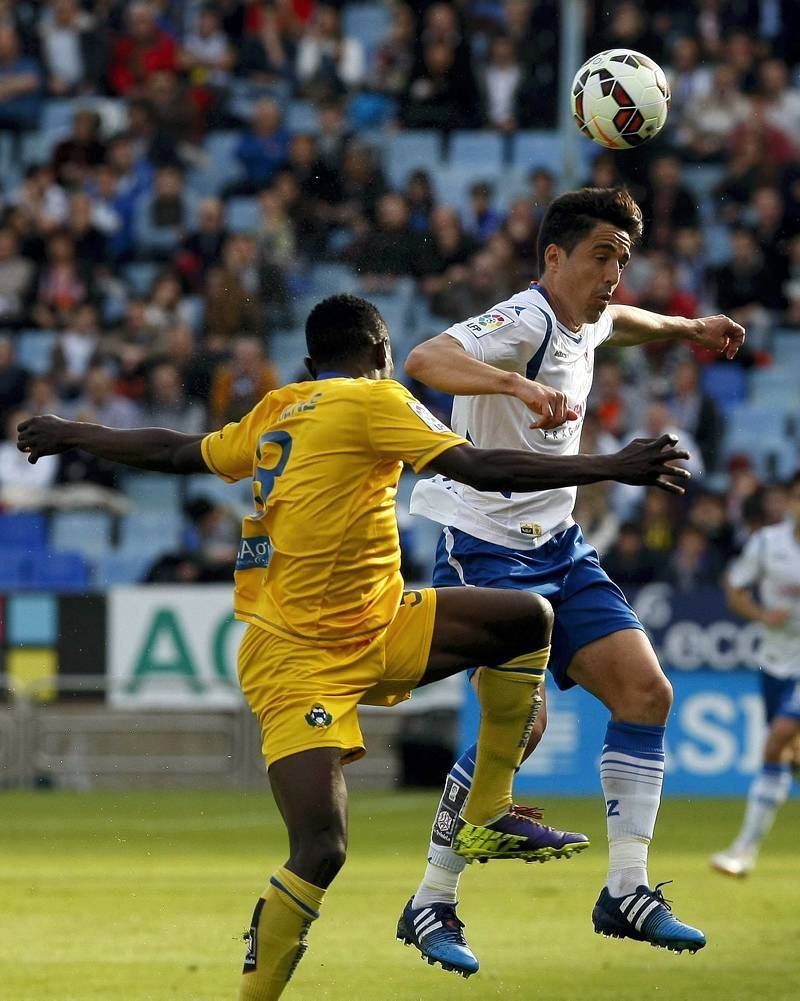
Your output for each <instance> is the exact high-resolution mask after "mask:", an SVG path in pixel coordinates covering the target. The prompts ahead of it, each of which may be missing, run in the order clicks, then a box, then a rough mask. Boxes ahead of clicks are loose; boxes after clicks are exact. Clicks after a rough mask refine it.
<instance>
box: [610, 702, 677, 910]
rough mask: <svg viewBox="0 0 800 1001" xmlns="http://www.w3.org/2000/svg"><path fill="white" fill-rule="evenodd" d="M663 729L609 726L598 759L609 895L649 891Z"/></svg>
mask: <svg viewBox="0 0 800 1001" xmlns="http://www.w3.org/2000/svg"><path fill="white" fill-rule="evenodd" d="M663 780H664V727H663V726H640V725H639V724H635V723H623V722H621V721H619V722H615V721H613V720H612V721H611V722H610V723H609V724H608V727H607V729H606V739H605V743H604V745H603V754H602V757H601V758H600V781H601V783H602V786H603V796H604V798H605V801H606V818H607V824H608V880H607V884H606V885H607V886H608V892H609V893H610V894H611V896H612V897H621V896H624V895H625V894H627V893H633V892H634V891H635V890H636V889H637V887H639V886H648V885H649V879H648V875H647V853H648V848H649V846H650V841H651V840H652V837H653V830H654V828H655V824H656V816H657V815H658V808H659V806H660V804H661V787H662V784H663Z"/></svg>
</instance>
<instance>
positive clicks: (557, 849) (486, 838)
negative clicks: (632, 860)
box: [453, 804, 589, 862]
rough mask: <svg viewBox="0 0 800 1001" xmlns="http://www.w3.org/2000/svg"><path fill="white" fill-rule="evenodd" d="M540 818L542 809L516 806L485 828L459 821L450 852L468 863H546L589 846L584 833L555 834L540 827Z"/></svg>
mask: <svg viewBox="0 0 800 1001" xmlns="http://www.w3.org/2000/svg"><path fill="white" fill-rule="evenodd" d="M541 818H542V812H541V810H537V809H536V808H534V807H530V806H517V805H516V804H515V805H512V806H511V807H510V808H509V810H508V813H505V814H503V816H502V817H500V818H499V819H498V820H494V821H492V823H491V824H487V825H485V826H483V825H480V824H477V825H476V824H470V823H469V822H468V821H466V820H464V819H463V818H460V826H459V827H458V829H457V831H456V835H455V838H454V840H453V851H454V852H456V854H457V855H460V856H461V857H462V858H465V859H466V860H467V861H468V862H488V861H489V860H490V859H512V858H517V859H522V860H523V862H547V861H548V860H549V859H551V858H556V859H560V858H569V857H570V856H571V855H575V854H577V853H578V852H582V851H583V850H584V849H585V848H588V847H589V839H588V838H587V837H586V835H585V834H575V833H573V832H571V831H557V830H556V829H555V828H554V827H548V826H547V825H546V824H540V823H539V821H540V820H541Z"/></svg>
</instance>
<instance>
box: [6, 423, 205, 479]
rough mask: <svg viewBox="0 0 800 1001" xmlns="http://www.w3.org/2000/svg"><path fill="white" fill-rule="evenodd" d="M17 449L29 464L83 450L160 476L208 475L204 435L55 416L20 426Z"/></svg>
mask: <svg viewBox="0 0 800 1001" xmlns="http://www.w3.org/2000/svg"><path fill="white" fill-rule="evenodd" d="M17 434H18V437H17V448H18V449H19V450H20V452H25V453H26V454H27V456H28V462H30V463H35V462H36V461H37V460H38V459H40V458H41V457H42V456H43V455H58V454H60V453H61V452H65V451H66V450H67V449H68V448H80V449H82V450H83V451H84V452H88V453H89V454H90V455H96V456H97V457H98V458H99V459H108V460H109V461H110V462H119V463H122V464H123V465H125V466H136V467H137V468H139V469H151V470H153V471H154V472H157V473H208V472H210V470H209V469H208V467H207V466H206V464H205V462H204V461H203V455H202V452H201V450H200V442H201V441H202V440H203V438H204V435H200V434H181V433H180V432H179V431H170V430H168V429H167V428H132V429H130V430H122V429H120V428H107V427H103V426H102V425H100V424H83V423H81V422H79V421H65V420H62V418H60V417H55V416H53V415H52V414H45V415H43V416H41V417H31V418H30V419H29V420H27V421H23V422H22V423H21V424H20V425H19V426H18V427H17Z"/></svg>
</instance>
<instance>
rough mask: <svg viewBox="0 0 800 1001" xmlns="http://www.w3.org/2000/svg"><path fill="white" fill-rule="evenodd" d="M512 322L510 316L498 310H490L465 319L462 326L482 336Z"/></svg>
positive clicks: (477, 335)
mask: <svg viewBox="0 0 800 1001" xmlns="http://www.w3.org/2000/svg"><path fill="white" fill-rule="evenodd" d="M512 323H514V320H513V319H512V318H511V317H510V316H506V314H505V313H501V312H500V311H499V310H492V312H491V313H481V315H480V316H473V317H472V319H471V320H467V321H466V323H465V324H464V326H465V327H466V328H467V330H469V331H470V332H471V333H473V334H474V335H475V336H476V337H483V335H484V334H491V333H492V331H494V330H499V329H500V328H501V327H509V326H511V324H512Z"/></svg>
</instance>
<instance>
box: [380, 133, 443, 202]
mask: <svg viewBox="0 0 800 1001" xmlns="http://www.w3.org/2000/svg"><path fill="white" fill-rule="evenodd" d="M441 161H442V137H441V135H440V133H439V132H436V131H435V130H433V129H411V130H409V131H408V132H398V133H396V134H395V135H393V136H392V138H391V140H390V141H389V142H388V143H387V146H386V152H385V156H384V169H385V170H386V172H387V175H388V177H389V180H390V181H391V183H392V184H393V185H394V186H395V187H400V188H402V187H405V184H406V181H407V180H408V175H409V174H410V173H411V171H412V170H416V169H418V168H421V169H423V170H427V171H428V172H429V173H430V174H431V176H433V175H434V174H435V173H436V171H438V170H439V167H440V165H441Z"/></svg>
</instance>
